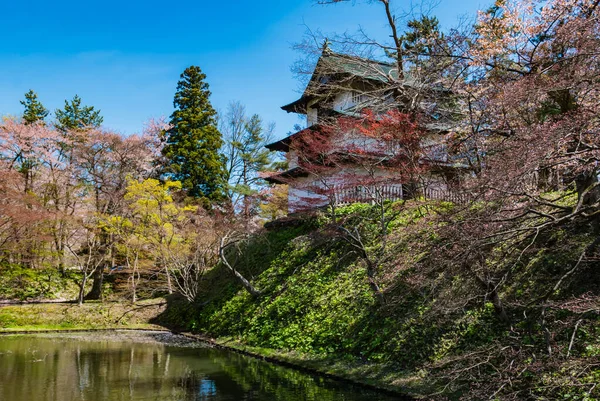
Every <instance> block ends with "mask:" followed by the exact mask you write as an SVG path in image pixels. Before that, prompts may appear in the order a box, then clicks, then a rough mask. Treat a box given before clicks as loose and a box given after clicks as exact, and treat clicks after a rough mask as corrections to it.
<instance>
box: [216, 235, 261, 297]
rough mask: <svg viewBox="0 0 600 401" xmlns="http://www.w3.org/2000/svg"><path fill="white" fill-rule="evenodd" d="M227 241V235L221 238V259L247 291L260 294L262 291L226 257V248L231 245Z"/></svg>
mask: <svg viewBox="0 0 600 401" xmlns="http://www.w3.org/2000/svg"><path fill="white" fill-rule="evenodd" d="M226 242H227V237H223V238H221V246H220V247H219V257H220V258H221V261H222V262H223V264H224V265H225V266H226V267H227V268H228V269H229V271H231V272H232V273H233V275H234V276H235V278H236V279H237V280H238V281H239V282H240V284H242V286H243V287H244V289H245V290H246V291H248V292H249V293H250V294H251V295H252V296H253V297H258V296H260V291H258V290H257V289H256V288H254V286H253V285H252V284H251V283H250V282H249V281H248V280H246V278H245V277H244V276H242V275H241V274H240V273H239V272H238V271H237V270H236V269H235V268H234V267H233V266H232V265H231V264H230V263H229V261H228V260H227V258H226V257H225V248H227V246H228V245H229V244H226Z"/></svg>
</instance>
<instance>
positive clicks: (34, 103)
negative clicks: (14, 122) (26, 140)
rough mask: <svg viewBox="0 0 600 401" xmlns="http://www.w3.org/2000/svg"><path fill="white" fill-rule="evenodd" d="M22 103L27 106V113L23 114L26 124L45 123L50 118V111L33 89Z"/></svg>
mask: <svg viewBox="0 0 600 401" xmlns="http://www.w3.org/2000/svg"><path fill="white" fill-rule="evenodd" d="M20 103H21V104H22V105H23V106H25V111H24V112H23V120H24V121H25V124H33V123H36V122H39V121H44V118H46V116H48V109H46V108H45V107H44V105H42V103H41V102H40V101H39V100H38V97H37V93H35V92H34V91H33V90H32V89H30V90H29V92H27V93H26V94H25V100H21V102H20Z"/></svg>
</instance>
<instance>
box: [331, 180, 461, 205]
mask: <svg viewBox="0 0 600 401" xmlns="http://www.w3.org/2000/svg"><path fill="white" fill-rule="evenodd" d="M421 192H422V196H423V197H425V199H432V200H441V201H445V202H452V203H455V204H458V205H465V204H467V203H468V202H469V196H468V195H467V194H464V193H460V192H456V191H448V190H444V189H439V188H424V189H423V190H422V191H421ZM334 197H335V205H336V206H343V205H349V204H352V203H374V202H375V201H381V200H384V201H398V200H402V199H409V198H412V196H409V195H408V194H407V193H406V192H405V191H404V190H403V188H402V185H400V184H395V185H380V186H356V187H338V188H335V191H334Z"/></svg>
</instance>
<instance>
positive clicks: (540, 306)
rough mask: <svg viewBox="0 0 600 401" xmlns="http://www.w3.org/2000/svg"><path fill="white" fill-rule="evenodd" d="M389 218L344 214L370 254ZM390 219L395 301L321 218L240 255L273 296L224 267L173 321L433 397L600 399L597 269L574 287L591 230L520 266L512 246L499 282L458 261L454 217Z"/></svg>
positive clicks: (547, 236) (587, 266) (496, 261)
mask: <svg viewBox="0 0 600 401" xmlns="http://www.w3.org/2000/svg"><path fill="white" fill-rule="evenodd" d="M375 209H376V208H375V207H373V206H368V205H352V206H349V207H346V208H344V209H341V210H339V211H338V215H337V216H336V219H337V224H340V223H339V222H340V221H343V224H345V225H346V226H352V227H355V228H357V229H359V228H360V230H363V231H362V232H363V235H362V237H361V238H362V239H363V240H364V242H365V250H366V252H367V254H376V253H377V252H378V250H380V249H381V248H380V245H381V241H382V238H381V237H379V236H377V235H375V234H374V232H376V231H377V229H376V226H375V224H376V222H377V216H376V215H377V213H378V211H377V210H375ZM387 213H389V219H390V221H389V233H388V234H387V236H386V237H385V239H384V240H385V241H386V243H387V245H386V247H385V250H384V252H383V253H382V254H379V255H378V256H377V266H376V271H375V276H374V279H375V281H376V282H377V283H378V285H379V286H380V287H381V290H382V294H383V296H382V297H381V298H379V297H378V296H376V295H377V294H374V292H373V287H372V285H370V283H369V277H368V276H369V274H368V273H369V272H368V269H367V263H366V261H365V258H364V257H363V256H364V255H361V253H360V252H358V251H357V248H356V247H355V246H353V244H351V243H350V242H349V241H347V240H345V239H344V237H343V236H341V235H340V234H339V230H335V229H332V222H331V220H330V219H329V218H327V217H325V216H312V217H310V218H306V219H304V220H297V221H295V222H294V224H288V225H287V226H286V225H280V226H278V227H277V228H272V229H271V230H265V231H264V232H262V233H260V234H258V235H256V236H254V237H253V238H252V240H251V241H250V242H249V243H248V244H247V245H246V246H245V247H244V248H243V249H242V251H241V253H240V254H239V255H237V256H236V258H235V265H236V266H237V268H238V269H239V270H240V272H242V274H244V275H245V276H246V277H247V278H249V279H250V280H251V281H252V283H253V284H254V285H255V286H256V287H257V288H258V289H259V290H260V291H261V295H260V296H259V297H252V296H251V295H250V294H249V293H248V292H246V291H245V290H243V289H242V287H241V286H240V285H238V284H237V282H236V281H235V279H234V278H233V277H232V275H230V273H229V272H228V271H227V270H226V269H225V268H223V267H222V266H218V267H216V268H214V269H213V270H211V271H210V272H209V273H207V275H206V276H205V277H204V280H203V282H202V287H203V288H202V289H201V291H200V294H201V295H200V297H199V299H198V300H197V302H196V303H195V304H194V305H189V304H186V303H185V302H182V301H176V300H173V301H171V305H170V307H169V308H168V309H167V311H166V312H165V313H164V314H163V315H162V316H161V317H160V321H161V322H162V323H163V324H166V325H168V326H170V327H177V328H179V329H181V330H186V331H192V332H197V333H203V334H207V335H210V336H213V337H215V338H217V339H220V340H221V341H230V342H231V343H232V344H237V345H244V346H248V347H252V349H253V350H255V351H257V352H263V353H269V354H278V355H280V356H282V357H284V358H286V359H287V360H295V361H297V362H298V363H300V364H304V365H307V366H312V367H317V368H320V369H321V370H324V371H330V372H336V373H338V374H342V375H345V376H348V377H353V378H355V379H356V378H358V379H359V380H361V381H366V382H369V383H376V384H378V385H379V386H381V387H387V388H395V389H397V390H400V391H401V392H403V393H407V394H412V395H415V396H420V397H427V398H438V399H489V398H491V399H557V398H560V399H570V400H591V399H598V397H600V388H598V386H596V383H598V382H600V368H599V366H600V358H599V356H600V320H599V313H598V310H599V307H600V305H599V303H598V295H599V294H600V278H599V275H598V274H597V272H596V269H597V264H596V262H595V261H593V260H590V261H584V263H582V264H581V266H578V269H577V270H576V271H575V270H574V271H573V272H572V274H569V275H567V276H566V277H565V271H569V270H570V266H573V264H574V263H577V260H578V256H579V255H580V253H581V249H582V247H585V246H586V244H587V243H589V239H590V237H591V233H589V228H588V227H580V226H577V225H576V224H571V225H569V224H567V225H565V226H563V227H561V228H560V229H555V230H553V231H551V232H548V233H544V234H543V235H539V236H536V237H535V241H534V242H532V243H528V244H527V246H525V247H523V248H522V249H521V250H520V251H519V252H512V253H510V254H509V255H508V256H507V255H506V252H501V250H502V248H503V247H504V246H506V244H499V245H497V246H496V247H495V248H494V249H492V250H490V251H489V252H488V255H487V259H486V261H485V264H486V266H488V269H489V270H488V271H487V273H485V272H479V271H476V270H475V269H471V268H469V267H464V266H463V267H462V268H461V267H460V266H461V264H460V263H455V262H456V261H450V260H449V259H447V257H448V255H451V252H449V251H448V250H451V248H452V244H451V241H450V239H448V238H445V237H444V227H445V226H446V225H447V224H448V218H449V217H448V216H454V217H453V218H456V215H457V214H458V213H460V211H457V209H456V207H454V206H453V205H451V204H448V203H438V204H426V203H423V202H418V201H412V202H410V203H407V204H399V205H393V206H392V207H390V208H389V210H388V212H387ZM451 262H452V263H451ZM457 266H459V267H457ZM497 271H503V272H504V271H505V272H506V274H504V275H503V276H502V277H503V280H502V281H501V282H499V283H498V284H497V285H496V286H495V287H494V288H493V291H492V290H490V289H489V288H488V289H485V288H482V286H481V282H480V281H481V279H480V277H479V276H478V275H481V274H491V272H497ZM559 280H562V281H561V286H560V289H556V288H555V287H556V283H557V281H559ZM548 294H550V296H547V295H548ZM499 305H500V307H501V309H502V310H499Z"/></svg>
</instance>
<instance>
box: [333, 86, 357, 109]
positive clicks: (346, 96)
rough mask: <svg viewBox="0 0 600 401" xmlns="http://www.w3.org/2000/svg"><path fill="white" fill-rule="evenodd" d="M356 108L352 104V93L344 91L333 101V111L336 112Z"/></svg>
mask: <svg viewBox="0 0 600 401" xmlns="http://www.w3.org/2000/svg"><path fill="white" fill-rule="evenodd" d="M352 106H354V103H352V92H350V91H343V92H340V93H338V94H337V95H336V96H335V98H334V99H333V109H334V110H335V111H343V110H346V109H349V108H350V107H352Z"/></svg>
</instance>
